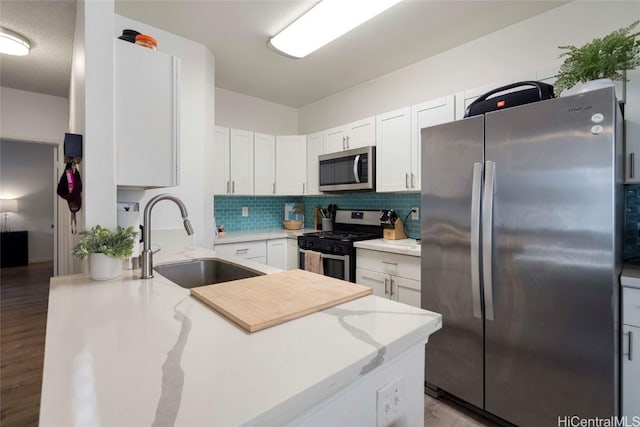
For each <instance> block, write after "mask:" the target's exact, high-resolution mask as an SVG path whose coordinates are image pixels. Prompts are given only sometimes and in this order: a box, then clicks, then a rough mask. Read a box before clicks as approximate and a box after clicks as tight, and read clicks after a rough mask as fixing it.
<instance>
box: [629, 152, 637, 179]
mask: <svg viewBox="0 0 640 427" xmlns="http://www.w3.org/2000/svg"><path fill="white" fill-rule="evenodd" d="M635 168H636V156H635V153H630V154H629V178H635V177H636V172H635Z"/></svg>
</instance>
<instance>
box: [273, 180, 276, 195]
mask: <svg viewBox="0 0 640 427" xmlns="http://www.w3.org/2000/svg"><path fill="white" fill-rule="evenodd" d="M273 194H276V183H275V182H274V183H273Z"/></svg>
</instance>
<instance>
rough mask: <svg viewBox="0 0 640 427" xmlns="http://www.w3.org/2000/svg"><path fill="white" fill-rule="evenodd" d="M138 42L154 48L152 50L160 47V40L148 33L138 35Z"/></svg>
mask: <svg viewBox="0 0 640 427" xmlns="http://www.w3.org/2000/svg"><path fill="white" fill-rule="evenodd" d="M136 44H137V45H140V46H143V47H146V48H147V49H152V50H156V49H158V41H157V40H156V39H154V38H153V37H151V36H148V35H146V34H138V35H137V36H136Z"/></svg>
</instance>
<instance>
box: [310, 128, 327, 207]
mask: <svg viewBox="0 0 640 427" xmlns="http://www.w3.org/2000/svg"><path fill="white" fill-rule="evenodd" d="M320 154H324V134H323V133H322V132H318V133H314V134H313V135H307V188H306V190H307V192H306V194H307V195H317V194H322V193H321V192H320V190H319V189H318V185H319V183H320V179H319V178H320V176H319V173H320V172H319V170H318V156H319V155H320Z"/></svg>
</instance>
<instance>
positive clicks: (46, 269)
mask: <svg viewBox="0 0 640 427" xmlns="http://www.w3.org/2000/svg"><path fill="white" fill-rule="evenodd" d="M52 274H53V265H52V263H40V264H30V265H29V266H27V267H13V268H3V269H1V270H0V426H2V427H29V426H37V425H38V413H39V409H40V389H41V387H42V363H43V360H44V340H45V331H46V323H47V302H48V298H49V278H50V277H51V275H52ZM424 403H425V406H424V425H425V427H426V426H433V427H478V426H495V425H496V424H494V423H492V422H491V421H489V420H487V419H485V418H482V417H480V416H478V415H477V414H475V413H473V412H471V411H469V410H467V409H465V408H463V407H461V406H458V405H456V404H455V403H453V402H450V401H448V400H446V399H439V400H436V399H433V398H431V397H429V396H425V400H424Z"/></svg>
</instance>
